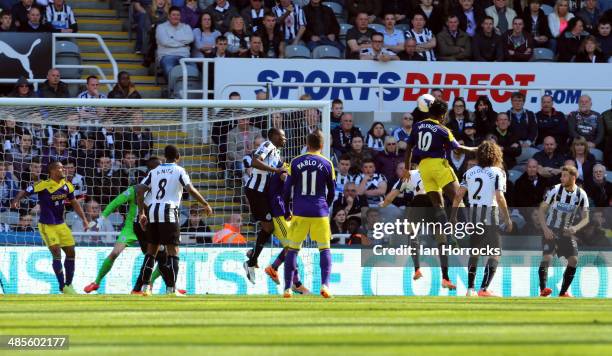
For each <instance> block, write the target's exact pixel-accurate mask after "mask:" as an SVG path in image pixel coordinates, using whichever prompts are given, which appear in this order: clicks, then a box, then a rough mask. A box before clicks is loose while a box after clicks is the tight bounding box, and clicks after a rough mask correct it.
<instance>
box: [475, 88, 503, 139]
mask: <svg viewBox="0 0 612 356" xmlns="http://www.w3.org/2000/svg"><path fill="white" fill-rule="evenodd" d="M496 121H497V113H496V112H495V110H493V104H491V100H489V98H488V97H487V96H486V95H481V96H479V97H478V99H476V102H475V103H474V123H475V124H476V135H478V136H480V137H485V136H486V135H487V134H488V133H491V132H493V130H495V124H496Z"/></svg>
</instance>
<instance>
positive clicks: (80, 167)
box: [73, 132, 102, 177]
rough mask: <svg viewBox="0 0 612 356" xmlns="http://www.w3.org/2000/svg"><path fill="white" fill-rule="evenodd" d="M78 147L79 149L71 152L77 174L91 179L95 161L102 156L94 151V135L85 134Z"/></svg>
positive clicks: (91, 133)
mask: <svg viewBox="0 0 612 356" xmlns="http://www.w3.org/2000/svg"><path fill="white" fill-rule="evenodd" d="M79 146H80V149H78V150H75V151H73V157H75V158H76V163H77V164H76V167H77V172H79V174H81V175H83V176H85V177H93V175H94V169H95V167H96V159H97V157H98V156H99V155H101V154H102V152H98V150H97V149H96V134H95V133H93V132H90V133H87V134H85V135H84V136H83V137H82V138H81V140H80V141H79Z"/></svg>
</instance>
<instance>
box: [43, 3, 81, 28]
mask: <svg viewBox="0 0 612 356" xmlns="http://www.w3.org/2000/svg"><path fill="white" fill-rule="evenodd" d="M46 17H47V22H48V23H50V24H51V26H53V28H54V29H56V30H58V29H59V30H64V29H68V28H70V26H72V25H74V24H75V23H76V19H75V18H74V12H73V11H72V8H71V7H70V6H68V5H66V4H64V6H62V9H61V10H56V9H55V6H53V4H50V5H49V6H47V14H46Z"/></svg>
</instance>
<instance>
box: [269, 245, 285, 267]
mask: <svg viewBox="0 0 612 356" xmlns="http://www.w3.org/2000/svg"><path fill="white" fill-rule="evenodd" d="M286 255H287V249H286V248H284V249H283V250H282V251H281V252H280V253H279V254H278V256H276V259H275V260H274V262H272V268H274V270H275V271H276V270H277V269H278V267H280V265H282V264H283V262H285V256H286Z"/></svg>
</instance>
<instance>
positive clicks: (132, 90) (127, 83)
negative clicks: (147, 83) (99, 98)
mask: <svg viewBox="0 0 612 356" xmlns="http://www.w3.org/2000/svg"><path fill="white" fill-rule="evenodd" d="M118 77H119V81H118V82H117V84H115V86H114V87H113V90H111V91H110V93H108V98H109V99H141V98H142V97H141V96H140V93H139V92H138V90H136V86H135V85H134V83H132V80H131V78H130V74H129V73H128V72H125V71H121V72H119V76H118Z"/></svg>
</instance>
